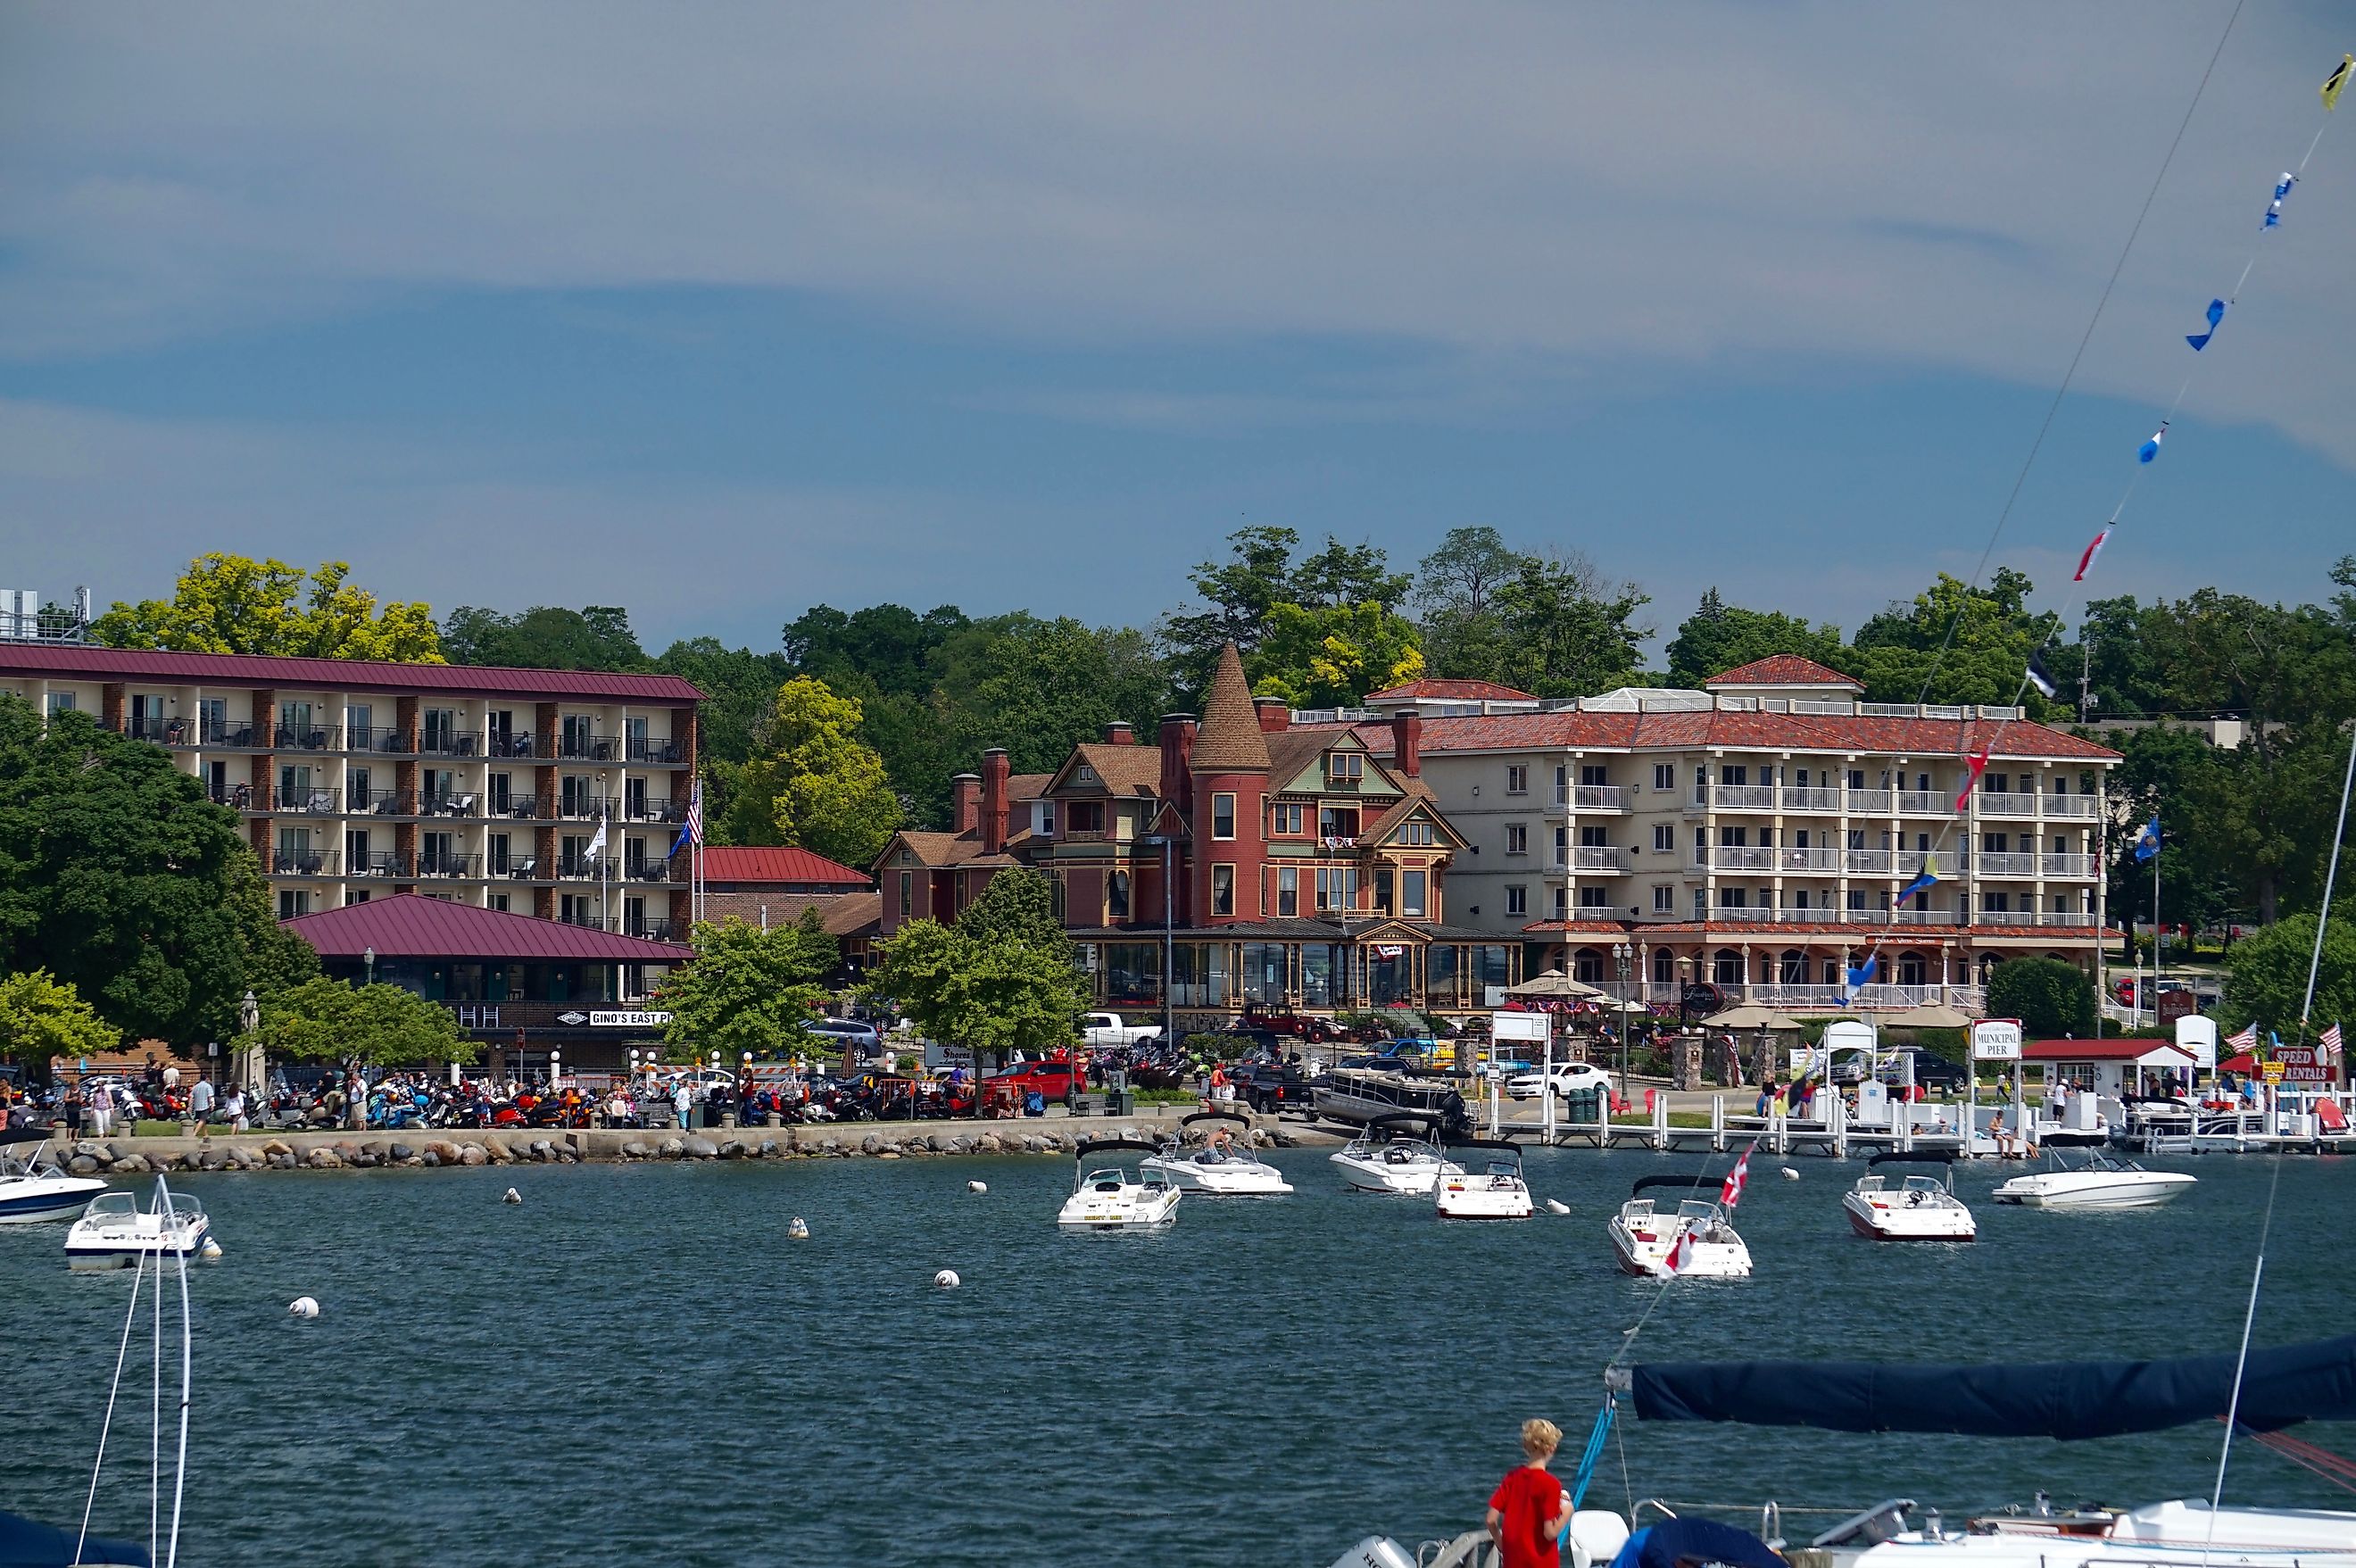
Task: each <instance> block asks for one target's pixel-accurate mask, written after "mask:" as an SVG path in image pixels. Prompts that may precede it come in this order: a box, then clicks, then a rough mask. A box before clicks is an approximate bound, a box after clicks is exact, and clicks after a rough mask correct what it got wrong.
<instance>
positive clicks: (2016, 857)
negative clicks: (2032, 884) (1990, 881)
mask: <svg viewBox="0 0 2356 1568" xmlns="http://www.w3.org/2000/svg"><path fill="white" fill-rule="evenodd" d="M2037 859H2038V857H2037V855H2036V854H2035V853H2034V852H2031V853H2029V854H2021V853H2019V852H2017V851H2016V852H2012V853H2009V854H2008V853H2006V852H2004V851H2001V850H1982V851H1981V852H1980V875H1982V876H2034V875H2037Z"/></svg>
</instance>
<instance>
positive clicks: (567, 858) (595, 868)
mask: <svg viewBox="0 0 2356 1568" xmlns="http://www.w3.org/2000/svg"><path fill="white" fill-rule="evenodd" d="M620 858H621V857H620V856H618V855H611V854H561V855H558V856H557V857H556V875H558V876H560V877H562V878H564V879H566V880H568V881H571V880H576V879H578V880H585V881H591V882H594V881H599V880H602V879H606V878H610V877H613V876H614V875H616V874H617V873H618V872H619V871H620V870H621V865H620Z"/></svg>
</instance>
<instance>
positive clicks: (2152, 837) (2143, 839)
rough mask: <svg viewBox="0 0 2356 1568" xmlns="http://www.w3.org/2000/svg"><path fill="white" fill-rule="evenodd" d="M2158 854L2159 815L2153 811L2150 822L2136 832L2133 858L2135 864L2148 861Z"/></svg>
mask: <svg viewBox="0 0 2356 1568" xmlns="http://www.w3.org/2000/svg"><path fill="white" fill-rule="evenodd" d="M2158 853H2159V813H2158V811H2154V812H2153V813H2152V814H2151V821H2149V822H2146V823H2144V825H2143V826H2141V827H2139V828H2137V829H2136V836H2135V857H2136V864H2138V865H2140V864H2142V863H2143V862H2145V861H2147V860H2149V859H2150V858H2151V857H2152V856H2153V855H2155V854H2158Z"/></svg>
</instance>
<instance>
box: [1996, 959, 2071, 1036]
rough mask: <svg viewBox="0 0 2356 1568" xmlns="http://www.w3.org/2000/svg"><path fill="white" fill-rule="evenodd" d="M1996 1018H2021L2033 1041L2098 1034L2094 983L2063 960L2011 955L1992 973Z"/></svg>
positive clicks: (2023, 1028) (2024, 1032)
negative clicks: (2010, 957)
mask: <svg viewBox="0 0 2356 1568" xmlns="http://www.w3.org/2000/svg"><path fill="white" fill-rule="evenodd" d="M1987 1010H1988V1016H1990V1017H1992V1018H2018V1019H2019V1020H2020V1027H2021V1032H2022V1033H2023V1034H2025V1035H2027V1036H2029V1038H2030V1039H2052V1038H2056V1037H2058V1036H2062V1035H2091V1034H2093V1033H2094V982H2093V981H2091V980H2088V979H2087V978H2086V976H2085V973H2084V972H2083V971H2082V970H2080V969H2079V968H2078V966H2077V965H2075V964H2072V963H2064V962H2063V961H2061V960H2060V959H2058V958H2016V959H2008V960H2006V961H2004V962H2002V963H2000V964H1998V965H1997V966H1996V972H1994V973H1992V974H1990V975H1989V976H1988V984H1987Z"/></svg>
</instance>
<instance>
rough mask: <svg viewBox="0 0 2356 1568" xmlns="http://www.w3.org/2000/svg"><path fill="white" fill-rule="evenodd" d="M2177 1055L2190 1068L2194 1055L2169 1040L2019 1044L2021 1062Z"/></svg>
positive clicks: (2129, 1059)
mask: <svg viewBox="0 0 2356 1568" xmlns="http://www.w3.org/2000/svg"><path fill="white" fill-rule="evenodd" d="M2161 1052H2166V1053H2168V1055H2169V1056H2172V1057H2181V1058H2184V1060H2183V1065H2184V1066H2186V1067H2190V1066H2191V1065H2192V1063H2193V1060H2194V1058H2193V1055H2192V1053H2191V1052H2190V1051H2188V1050H2186V1049H2185V1048H2184V1047H2182V1046H2179V1045H2178V1044H2177V1043H2176V1042H2175V1041H2173V1040H2153V1039H2132V1038H2130V1039H2125V1040H2031V1041H2029V1043H2028V1044H2027V1045H2025V1046H2023V1047H2020V1058H2021V1059H2022V1060H2023V1061H2032V1062H2140V1061H2144V1060H2145V1058H2150V1057H2156V1056H2158V1055H2159V1054H2160V1053H2161ZM2150 1065H2152V1066H2169V1067H2173V1066H2175V1065H2177V1064H2175V1063H2174V1062H2169V1061H2165V1060H2163V1061H2157V1062H2153V1063H2151V1064H2150Z"/></svg>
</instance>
